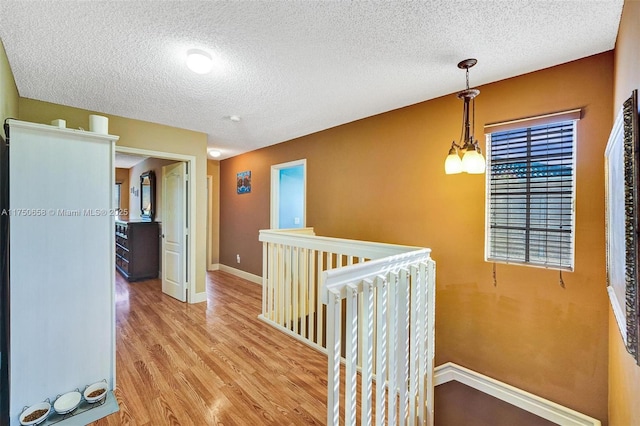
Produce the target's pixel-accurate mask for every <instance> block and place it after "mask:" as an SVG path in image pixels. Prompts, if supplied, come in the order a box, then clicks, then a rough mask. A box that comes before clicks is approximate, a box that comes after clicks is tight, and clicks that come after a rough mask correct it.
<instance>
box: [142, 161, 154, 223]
mask: <svg viewBox="0 0 640 426" xmlns="http://www.w3.org/2000/svg"><path fill="white" fill-rule="evenodd" d="M155 208H156V175H155V173H154V172H153V170H149V171H148V172H144V173H142V174H141V175H140V217H141V218H142V219H143V220H145V221H148V222H153V219H154V218H155Z"/></svg>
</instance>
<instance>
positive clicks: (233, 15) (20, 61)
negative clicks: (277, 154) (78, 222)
mask: <svg viewBox="0 0 640 426" xmlns="http://www.w3.org/2000/svg"><path fill="white" fill-rule="evenodd" d="M622 3H623V1H622V0H603V1H588V0H582V1H567V0H557V1H553V0H536V1H528V0H510V1H479V0H474V1H470V0H458V1H455V0H439V1H436V0H426V1H408V2H406V1H384V2H382V1H375V2H373V1H233V2H231V1H229V2H227V1H159V0H156V1H113V0H112V1H52V0H49V1H44V0H41V1H13V0H2V1H0V38H1V39H2V41H3V43H4V45H5V49H6V51H7V56H8V58H9V63H10V65H11V68H12V70H13V73H14V76H15V79H16V84H17V86H18V91H19V93H20V96H22V97H27V98H33V99H38V100H43V101H48V102H54V103H58V104H63V105H69V106H74V107H80V108H84V109H88V110H93V111H99V112H102V113H107V114H114V115H119V116H124V117H129V118H135V119H140V120H146V121H151V122H155V123H162V124H166V125H170V126H175V127H181V128H186V129H191V130H196V131H201V132H205V133H207V134H208V144H209V146H210V147H211V148H217V149H220V150H221V151H222V153H223V155H222V157H220V158H221V159H223V158H228V157H230V156H233V155H237V154H239V153H242V152H246V151H250V150H253V149H256V148H258V147H263V146H267V145H272V144H275V143H279V142H283V141H286V140H289V139H292V138H295V137H298V136H302V135H306V134H309V133H313V132H316V131H319V130H322V129H326V128H329V127H334V126H337V125H340V124H343V123H347V122H350V121H354V120H357V119H360V118H363V117H367V116H371V115H374V114H378V113H381V112H385V111H389V110H392V109H396V108H400V107H403V106H406V105H411V104H414V103H418V102H421V101H424V100H427V99H431V98H434V97H438V96H442V95H445V94H448V93H453V92H456V91H458V90H461V89H462V88H464V72H463V71H461V70H459V69H458V68H457V67H456V64H457V63H458V62H459V61H460V60H462V59H465V58H468V57H474V58H477V59H478V65H477V66H476V67H474V68H473V69H472V70H471V85H472V86H475V85H480V84H485V83H489V82H492V81H497V80H501V79H504V78H508V77H512V76H515V75H519V74H523V73H526V72H530V71H534V70H538V69H542V68H546V67H549V66H553V65H557V64H560V63H564V62H568V61H571V60H574V59H578V58H581V57H585V56H589V55H593V54H596V53H600V52H603V51H607V50H610V49H612V48H613V47H614V44H615V38H616V33H617V30H618V23H619V21H620V14H621V11H622ZM190 48H200V49H203V50H206V51H208V52H210V53H211V54H212V55H213V56H214V58H217V66H216V67H215V68H214V70H213V71H212V72H211V73H209V74H206V75H198V74H195V73H192V72H191V71H189V70H188V69H187V68H186V67H185V64H184V62H185V55H186V51H187V50H188V49H190ZM231 115H238V116H240V117H241V120H240V121H239V122H233V121H231V120H229V116H231ZM61 118H64V117H61ZM175 143H176V144H179V143H180V141H176V142H175Z"/></svg>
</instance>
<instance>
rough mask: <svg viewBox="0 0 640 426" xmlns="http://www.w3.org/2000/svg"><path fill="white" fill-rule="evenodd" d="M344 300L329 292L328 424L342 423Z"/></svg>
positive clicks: (334, 425) (332, 425)
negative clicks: (342, 324) (341, 342)
mask: <svg viewBox="0 0 640 426" xmlns="http://www.w3.org/2000/svg"><path fill="white" fill-rule="evenodd" d="M341 319H342V301H341V300H340V295H339V294H336V293H333V292H329V295H328V302H327V355H328V357H329V360H328V368H327V370H328V377H327V425H329V426H337V425H339V424H340V341H341V332H340V331H341V330H342V326H341V323H340V321H341Z"/></svg>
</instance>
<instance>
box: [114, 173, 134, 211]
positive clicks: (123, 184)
mask: <svg viewBox="0 0 640 426" xmlns="http://www.w3.org/2000/svg"><path fill="white" fill-rule="evenodd" d="M116 183H119V184H120V210H122V211H123V212H126V214H123V215H122V216H121V217H120V218H121V219H123V220H127V218H128V217H129V196H130V195H131V191H130V185H129V169H121V168H116Z"/></svg>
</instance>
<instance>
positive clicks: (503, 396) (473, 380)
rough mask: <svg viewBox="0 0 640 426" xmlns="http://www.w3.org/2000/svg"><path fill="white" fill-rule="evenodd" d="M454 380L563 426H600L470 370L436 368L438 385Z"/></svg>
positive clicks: (572, 411)
mask: <svg viewBox="0 0 640 426" xmlns="http://www.w3.org/2000/svg"><path fill="white" fill-rule="evenodd" d="M452 380H455V381H457V382H460V383H462V384H465V385H467V386H470V387H472V388H474V389H476V390H479V391H480V392H483V393H486V394H487V395H491V396H493V397H495V398H498V399H500V400H502V401H505V402H507V403H509V404H511V405H513V406H516V407H518V408H521V409H523V410H525V411H528V412H530V413H533V414H535V415H537V416H539V417H542V418H543V419H547V420H549V421H551V422H554V423H556V424H559V425H563V426H601V423H600V420H597V419H594V418H593V417H589V416H587V415H584V414H582V413H579V412H577V411H575V410H572V409H570V408H567V407H563V406H562V405H560V404H556V403H555V402H552V401H549V400H547V399H544V398H541V397H539V396H536V395H534V394H532V393H529V392H526V391H524V390H522V389H518V388H516V387H513V386H511V385H508V384H506V383H503V382H500V381H498V380H495V379H492V378H491V377H488V376H485V375H483V374H480V373H477V372H475V371H473V370H469V369H468V368H465V367H462V366H460V365H457V364H454V363H452V362H448V363H446V364H442V365H439V366H438V367H436V369H435V375H434V384H435V385H436V386H438V385H441V384H444V383H447V382H450V381H452Z"/></svg>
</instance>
